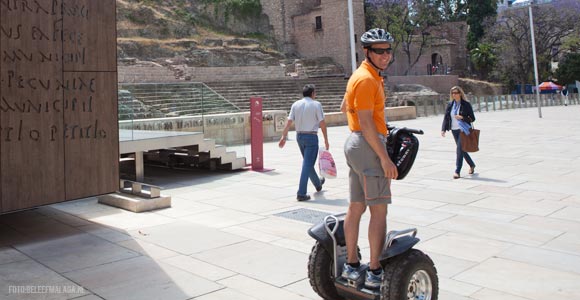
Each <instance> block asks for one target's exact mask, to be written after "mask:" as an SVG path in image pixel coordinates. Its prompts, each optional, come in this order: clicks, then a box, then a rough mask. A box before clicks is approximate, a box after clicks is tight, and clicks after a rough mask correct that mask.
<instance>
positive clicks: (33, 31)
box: [0, 0, 64, 211]
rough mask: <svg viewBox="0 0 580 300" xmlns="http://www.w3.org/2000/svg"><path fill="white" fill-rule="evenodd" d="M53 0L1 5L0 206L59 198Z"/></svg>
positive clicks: (59, 111) (58, 73)
mask: <svg viewBox="0 0 580 300" xmlns="http://www.w3.org/2000/svg"><path fill="white" fill-rule="evenodd" d="M52 2H53V1H51V0H41V1H34V2H26V4H27V5H24V4H23V2H20V1H3V3H2V5H0V10H1V12H0V21H1V26H2V28H1V30H0V38H1V39H0V54H1V55H2V58H1V59H0V96H1V98H0V127H1V130H0V161H1V164H2V169H1V171H0V174H1V175H0V176H1V179H0V181H1V185H2V191H1V194H2V198H1V199H2V200H1V201H2V211H11V210H16V209H22V208H29V207H34V206H38V205H43V204H48V203H54V202H58V201H62V200H64V151H63V150H64V143H63V140H62V138H61V134H60V132H61V130H62V125H63V124H62V122H63V116H64V114H63V108H62V95H63V88H62V86H63V85H64V82H63V79H62V63H61V61H60V60H61V59H60V54H61V52H62V42H61V41H60V40H59V39H54V36H55V33H57V32H59V31H60V26H61V25H60V24H59V19H60V16H59V15H58V14H53V12H54V10H53V7H52Z"/></svg>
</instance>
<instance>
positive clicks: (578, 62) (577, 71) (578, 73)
mask: <svg viewBox="0 0 580 300" xmlns="http://www.w3.org/2000/svg"><path fill="white" fill-rule="evenodd" d="M554 76H555V77H556V79H557V80H558V82H559V83H561V84H569V83H573V82H574V81H575V80H580V53H568V54H567V55H566V56H564V59H563V60H562V61H560V63H559V64H558V69H557V70H556V73H555V74H554Z"/></svg>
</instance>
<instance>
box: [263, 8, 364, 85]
mask: <svg viewBox="0 0 580 300" xmlns="http://www.w3.org/2000/svg"><path fill="white" fill-rule="evenodd" d="M261 3H262V9H263V12H264V13H265V14H266V15H267V16H268V18H269V19H270V24H271V28H272V31H273V35H274V36H275V37H276V40H277V41H278V46H279V48H280V50H282V51H285V52H287V53H289V54H296V55H300V56H302V57H304V58H317V57H331V58H333V59H334V61H335V62H337V63H339V64H341V65H342V66H343V67H344V69H345V71H347V73H348V74H350V70H351V58H350V33H349V26H348V6H347V1H344V0H308V1H300V0H292V1H288V0H286V1H284V0H280V1H278V0H275V1H265V0H263V1H261ZM353 14H354V20H355V23H354V27H355V34H356V38H357V44H356V47H357V52H358V53H359V54H358V56H359V58H360V59H359V62H360V61H362V58H363V56H362V51H361V49H360V44H359V42H358V38H360V35H361V34H362V33H364V26H365V25H364V1H363V0H353ZM317 16H320V17H321V19H322V30H316V29H315V22H316V21H315V20H316V17H317Z"/></svg>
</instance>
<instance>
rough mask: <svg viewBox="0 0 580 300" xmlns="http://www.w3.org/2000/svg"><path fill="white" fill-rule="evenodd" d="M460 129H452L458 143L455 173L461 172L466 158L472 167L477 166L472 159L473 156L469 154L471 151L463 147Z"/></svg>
mask: <svg viewBox="0 0 580 300" xmlns="http://www.w3.org/2000/svg"><path fill="white" fill-rule="evenodd" d="M460 131H461V130H460V129H458V130H451V132H452V133H453V138H454V139H455V145H457V159H456V160H455V173H457V174H459V172H461V167H462V166H463V159H464V158H465V161H466V162H467V164H469V166H470V167H472V168H475V163H474V162H473V160H472V159H471V156H469V153H467V152H464V151H463V150H462V149H461V138H460V136H459V132H460Z"/></svg>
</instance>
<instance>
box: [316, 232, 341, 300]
mask: <svg viewBox="0 0 580 300" xmlns="http://www.w3.org/2000/svg"><path fill="white" fill-rule="evenodd" d="M333 264H334V262H333V259H332V255H331V254H330V253H328V251H326V249H324V248H323V247H322V245H321V244H320V243H319V242H316V244H314V247H312V252H310V257H309V258H308V278H309V279H310V285H311V286H312V289H314V291H315V292H316V293H317V294H318V295H319V296H320V297H322V298H323V299H326V300H342V299H344V298H343V297H341V296H339V295H338V292H337V291H336V287H335V286H334V279H335V278H334V273H333V270H332V269H333Z"/></svg>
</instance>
